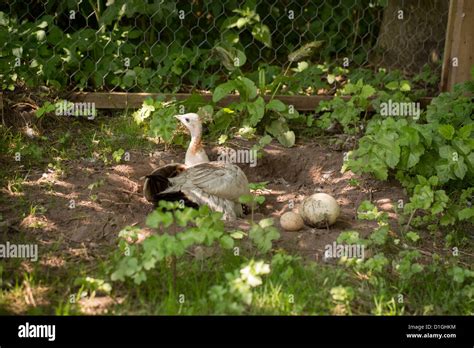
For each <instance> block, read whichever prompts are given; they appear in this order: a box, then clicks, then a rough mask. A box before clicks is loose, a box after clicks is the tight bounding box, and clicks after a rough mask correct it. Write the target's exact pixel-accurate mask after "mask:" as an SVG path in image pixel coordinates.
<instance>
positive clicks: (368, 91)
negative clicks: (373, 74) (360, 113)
mask: <svg viewBox="0 0 474 348" xmlns="http://www.w3.org/2000/svg"><path fill="white" fill-rule="evenodd" d="M374 94H375V88H374V87H372V86H371V85H364V86H363V87H362V90H361V91H360V97H361V98H364V99H367V98H369V97H371V96H373V95H374Z"/></svg>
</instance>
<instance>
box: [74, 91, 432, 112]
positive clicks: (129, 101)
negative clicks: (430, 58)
mask: <svg viewBox="0 0 474 348" xmlns="http://www.w3.org/2000/svg"><path fill="white" fill-rule="evenodd" d="M159 96H164V97H165V99H166V100H171V99H172V98H176V100H185V99H187V98H189V97H190V96H191V94H188V93H176V94H160V93H125V92H110V93H107V92H83V93H73V94H71V95H70V97H69V98H68V100H70V101H71V102H76V103H79V102H83V103H84V102H85V103H95V107H96V108H97V109H128V108H130V109H137V108H140V107H141V105H142V103H143V101H144V100H145V99H146V98H149V97H151V98H153V99H155V98H157V97H159ZM202 97H203V98H204V99H205V100H206V101H209V102H210V101H211V98H212V95H211V94H203V95H202ZM332 98H333V96H320V95H316V96H304V95H298V96H287V95H277V96H275V99H278V100H281V101H282V102H283V103H285V104H286V105H293V106H294V108H295V110H298V111H314V110H315V108H316V107H317V106H318V105H319V103H320V102H321V101H323V100H330V99H332ZM264 99H265V100H266V101H268V100H269V99H270V96H265V97H264ZM343 99H346V100H349V99H350V97H343ZM431 99H432V98H430V97H427V98H421V99H420V100H419V101H420V103H421V106H422V107H425V106H426V105H427V104H429V103H430V102H431ZM239 100H240V97H239V96H238V95H228V96H227V97H225V98H223V99H222V100H221V101H220V102H219V103H218V105H219V106H227V105H229V104H230V103H233V102H238V101H239Z"/></svg>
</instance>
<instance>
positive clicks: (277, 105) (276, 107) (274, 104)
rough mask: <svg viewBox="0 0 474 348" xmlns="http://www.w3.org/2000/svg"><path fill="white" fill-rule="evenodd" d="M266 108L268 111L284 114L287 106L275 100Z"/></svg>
mask: <svg viewBox="0 0 474 348" xmlns="http://www.w3.org/2000/svg"><path fill="white" fill-rule="evenodd" d="M266 108H267V110H273V111H279V112H283V111H285V110H286V105H285V104H284V103H283V102H282V101H280V100H278V99H273V100H271V101H270V102H269V103H268V104H267V106H266Z"/></svg>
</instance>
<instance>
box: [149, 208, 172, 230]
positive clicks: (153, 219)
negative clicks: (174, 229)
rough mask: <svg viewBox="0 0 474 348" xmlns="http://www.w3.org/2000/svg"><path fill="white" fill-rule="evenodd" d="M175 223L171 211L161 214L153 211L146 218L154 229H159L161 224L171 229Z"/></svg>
mask: <svg viewBox="0 0 474 348" xmlns="http://www.w3.org/2000/svg"><path fill="white" fill-rule="evenodd" d="M172 223H173V214H172V213H171V212H169V211H167V212H161V211H158V210H155V211H153V212H152V213H151V214H150V215H148V216H147V218H146V224H147V226H149V227H152V228H158V227H159V226H160V224H163V226H164V227H169V226H171V224H172Z"/></svg>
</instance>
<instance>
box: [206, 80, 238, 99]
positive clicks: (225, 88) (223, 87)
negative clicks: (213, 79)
mask: <svg viewBox="0 0 474 348" xmlns="http://www.w3.org/2000/svg"><path fill="white" fill-rule="evenodd" d="M238 87H239V86H238V83H237V82H236V81H232V80H231V81H227V82H224V83H223V84H220V85H219V86H217V87H216V88H215V89H214V93H213V95H212V101H213V102H214V103H217V102H218V101H219V100H221V99H222V98H224V97H226V96H227V95H228V94H229V93H230V92H232V91H235V90H236V89H237V88H238Z"/></svg>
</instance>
